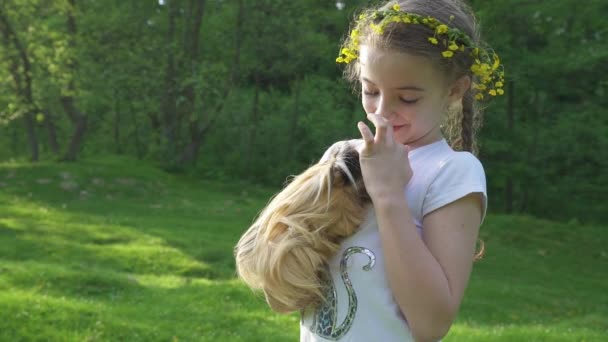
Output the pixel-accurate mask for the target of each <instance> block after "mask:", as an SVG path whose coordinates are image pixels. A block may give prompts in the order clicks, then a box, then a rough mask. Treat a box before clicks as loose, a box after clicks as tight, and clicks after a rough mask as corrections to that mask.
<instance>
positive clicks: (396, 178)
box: [357, 114, 413, 201]
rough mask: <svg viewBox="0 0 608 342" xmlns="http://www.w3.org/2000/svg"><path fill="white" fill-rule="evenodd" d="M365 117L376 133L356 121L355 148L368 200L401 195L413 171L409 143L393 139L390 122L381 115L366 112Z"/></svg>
mask: <svg viewBox="0 0 608 342" xmlns="http://www.w3.org/2000/svg"><path fill="white" fill-rule="evenodd" d="M367 118H368V119H369V120H370V121H371V122H372V123H373V124H374V126H376V136H374V135H373V134H372V132H371V130H370V129H369V127H367V125H366V124H364V123H363V122H359V123H358V124H357V127H358V128H359V131H360V132H361V136H362V138H363V144H362V145H360V147H359V148H358V152H359V162H360V164H361V173H362V174H363V182H364V183H365V188H366V190H367V192H368V194H369V195H370V197H371V198H372V201H377V200H379V199H381V198H385V197H391V196H398V197H403V196H404V190H405V187H406V186H407V184H408V183H409V181H410V179H411V178H412V175H413V172H412V168H411V167H410V162H409V159H408V153H409V147H408V146H406V145H402V144H400V143H398V142H396V141H395V140H394V139H393V126H392V125H391V124H390V123H389V122H387V121H386V120H385V119H384V118H383V117H382V116H380V115H377V114H368V115H367Z"/></svg>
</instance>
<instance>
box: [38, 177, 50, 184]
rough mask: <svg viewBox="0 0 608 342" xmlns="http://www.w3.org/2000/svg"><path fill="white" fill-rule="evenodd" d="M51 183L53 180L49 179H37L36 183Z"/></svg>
mask: <svg viewBox="0 0 608 342" xmlns="http://www.w3.org/2000/svg"><path fill="white" fill-rule="evenodd" d="M51 182H52V180H50V179H48V178H40V179H36V183H38V184H50V183H51Z"/></svg>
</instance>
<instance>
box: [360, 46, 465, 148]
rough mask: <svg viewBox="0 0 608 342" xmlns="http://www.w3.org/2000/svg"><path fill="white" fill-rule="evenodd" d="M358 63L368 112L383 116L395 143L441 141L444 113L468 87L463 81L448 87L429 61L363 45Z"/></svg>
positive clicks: (413, 146)
mask: <svg viewBox="0 0 608 342" xmlns="http://www.w3.org/2000/svg"><path fill="white" fill-rule="evenodd" d="M359 64H360V68H361V70H360V81H361V85H362V102H363V108H364V109H365V112H366V113H373V114H379V115H382V116H383V117H384V118H385V119H386V120H387V121H388V122H389V123H390V124H391V125H392V126H393V136H394V139H395V141H397V142H399V143H401V144H408V145H409V146H410V147H411V148H415V147H419V146H424V145H426V144H429V143H432V142H434V141H437V140H439V139H441V138H442V135H441V130H440V128H439V126H440V122H441V116H442V114H443V113H444V111H445V109H446V108H447V106H448V105H449V104H450V103H452V102H454V101H456V100H460V98H462V94H463V93H464V91H462V90H463V89H461V88H462V87H463V86H464V87H466V88H468V85H469V84H468V83H467V80H464V81H463V80H462V79H461V80H459V82H455V83H454V85H453V86H451V87H448V86H447V82H446V81H445V79H444V78H443V76H442V74H441V73H440V72H439V71H438V70H437V69H436V68H435V67H434V65H433V64H432V62H431V61H430V60H429V59H428V58H425V57H420V56H415V55H411V54H406V53H401V52H393V51H387V50H383V49H378V48H374V47H368V46H361V48H360V51H359ZM465 78H468V77H465ZM462 82H464V83H462Z"/></svg>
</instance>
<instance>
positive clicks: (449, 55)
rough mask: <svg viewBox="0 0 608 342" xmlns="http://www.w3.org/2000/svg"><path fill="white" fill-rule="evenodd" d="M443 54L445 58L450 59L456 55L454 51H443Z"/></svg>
mask: <svg viewBox="0 0 608 342" xmlns="http://www.w3.org/2000/svg"><path fill="white" fill-rule="evenodd" d="M441 54H442V55H443V57H445V58H450V57H452V56H454V53H453V52H452V51H450V50H446V51H443V52H442V53H441Z"/></svg>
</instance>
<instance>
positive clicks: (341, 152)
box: [330, 140, 368, 198]
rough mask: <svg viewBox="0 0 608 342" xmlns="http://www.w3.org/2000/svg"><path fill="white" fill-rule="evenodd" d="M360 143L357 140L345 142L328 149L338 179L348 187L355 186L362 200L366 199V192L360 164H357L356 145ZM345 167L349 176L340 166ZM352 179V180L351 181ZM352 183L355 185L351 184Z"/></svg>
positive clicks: (357, 153)
mask: <svg viewBox="0 0 608 342" xmlns="http://www.w3.org/2000/svg"><path fill="white" fill-rule="evenodd" d="M359 142H361V141H359V140H345V141H339V142H337V143H335V144H334V145H333V146H332V147H331V148H330V154H331V155H332V156H334V157H335V158H336V164H335V165H334V170H335V171H336V172H338V173H339V174H340V178H341V179H342V180H344V182H345V183H347V184H350V185H356V187H357V188H358V189H359V193H360V195H361V196H362V197H363V198H367V197H368V195H367V191H366V190H365V184H364V183H363V176H362V174H361V164H360V163H359V152H357V144H358V143H359ZM339 164H342V165H345V166H346V168H347V170H348V173H350V177H349V175H348V174H347V173H346V171H345V170H344V168H343V166H342V165H339ZM351 177H352V179H351ZM353 181H354V183H355V184H352V182H353Z"/></svg>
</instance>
